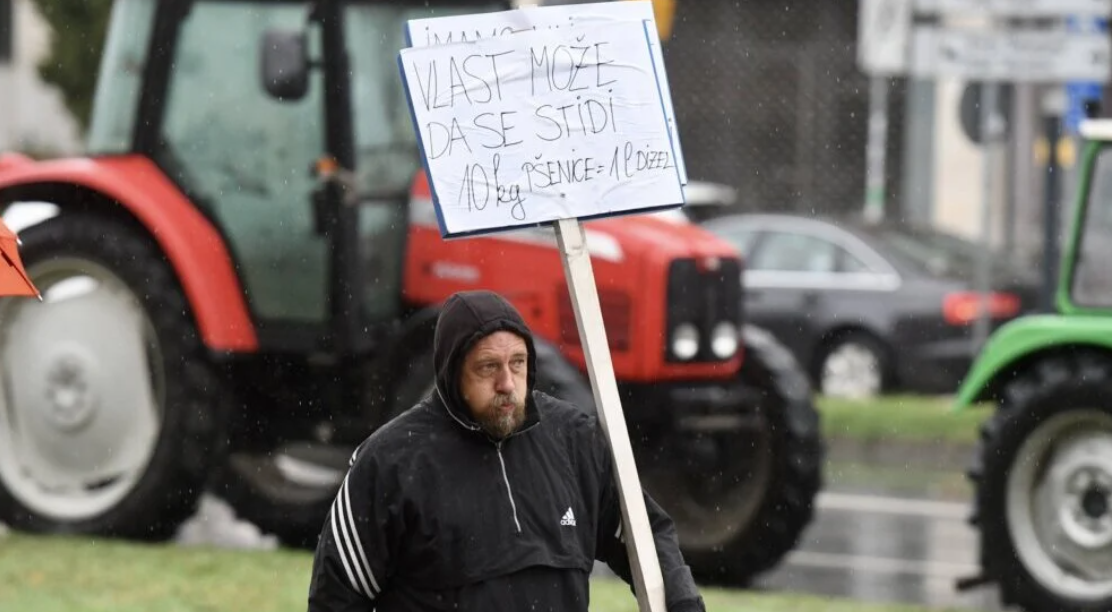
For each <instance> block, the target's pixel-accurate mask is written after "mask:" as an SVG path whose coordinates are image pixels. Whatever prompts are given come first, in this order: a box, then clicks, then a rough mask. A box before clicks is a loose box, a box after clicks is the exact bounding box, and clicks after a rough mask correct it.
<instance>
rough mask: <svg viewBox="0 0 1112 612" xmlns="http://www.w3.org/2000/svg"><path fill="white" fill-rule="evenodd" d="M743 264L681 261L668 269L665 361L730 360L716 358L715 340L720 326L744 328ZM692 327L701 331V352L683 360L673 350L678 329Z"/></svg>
mask: <svg viewBox="0 0 1112 612" xmlns="http://www.w3.org/2000/svg"><path fill="white" fill-rule="evenodd" d="M741 307H742V306H741V261H740V260H739V259H737V258H716V259H707V260H696V259H678V260H676V261H673V262H672V265H671V266H670V267H669V270H668V303H667V308H668V335H667V338H668V341H667V342H665V348H664V350H665V358H666V359H667V360H668V361H672V362H685V363H692V362H707V361H726V360H729V359H731V358H733V354H731V355H728V356H726V357H722V356H719V355H715V353H714V351H713V349H712V339H713V337H714V334H715V330H716V329H719V330H720V329H721V327H720V324H722V323H730V324H732V325H733V326H734V330H735V332H736V333H739V334H740V326H741V314H742V312H741ZM684 325H692V326H694V328H695V330H697V332H698V335H697V338H698V352H697V353H696V354H695V355H694V357H691V358H683V357H680V356H678V355H676V353H675V352H674V350H673V343H672V338H673V337H674V336H675V334H676V331H677V329H678V328H680V327H681V326H684Z"/></svg>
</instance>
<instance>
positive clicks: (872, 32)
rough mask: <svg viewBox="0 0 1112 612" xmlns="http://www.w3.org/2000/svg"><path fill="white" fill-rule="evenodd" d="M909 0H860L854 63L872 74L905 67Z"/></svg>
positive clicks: (898, 72)
mask: <svg viewBox="0 0 1112 612" xmlns="http://www.w3.org/2000/svg"><path fill="white" fill-rule="evenodd" d="M911 5H912V0H861V10H860V11H859V12H858V23H857V26H858V41H859V42H858V47H857V63H858V66H860V67H861V70H862V71H863V72H865V73H867V74H871V75H874V76H881V75H898V74H902V73H904V72H905V71H906V70H907V50H908V44H909V42H910V40H911V19H912V11H911V8H912V6H911Z"/></svg>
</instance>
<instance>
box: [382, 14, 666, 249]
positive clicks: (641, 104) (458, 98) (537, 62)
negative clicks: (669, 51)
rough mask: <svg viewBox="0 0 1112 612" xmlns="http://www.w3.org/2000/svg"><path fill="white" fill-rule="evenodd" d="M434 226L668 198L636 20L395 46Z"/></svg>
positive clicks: (535, 218)
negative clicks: (422, 159)
mask: <svg viewBox="0 0 1112 612" xmlns="http://www.w3.org/2000/svg"><path fill="white" fill-rule="evenodd" d="M400 63H401V68H402V72H403V76H404V78H405V81H406V90H407V93H408V95H409V100H410V105H411V107H412V110H413V114H414V120H415V124H416V127H417V130H418V135H419V138H420V141H421V146H422V149H423V151H424V155H425V162H426V164H427V167H428V169H429V180H430V182H431V183H432V188H433V193H434V198H435V200H436V206H437V208H438V211H439V213H440V216H441V225H442V233H444V234H445V235H446V236H451V235H465V234H474V233H484V232H491V231H497V230H500V229H510V228H513V227H517V226H524V225H536V224H539V223H547V222H551V221H554V220H556V219H567V218H591V217H597V216H603V215H611V214H620V213H631V212H637V211H641V210H648V209H654V208H663V207H670V206H679V205H681V204H682V203H683V194H682V191H681V185H680V180H679V174H678V172H677V167H676V160H675V157H674V153H673V150H672V147H671V143H670V139H669V135H668V125H667V122H666V120H665V116H664V111H663V105H662V98H661V91H660V89H659V88H658V84H657V83H658V81H657V78H656V75H655V72H654V67H653V62H652V57H651V54H650V49H649V45H648V41H647V37H646V31H645V24H644V23H643V22H642V21H638V20H631V21H613V22H607V23H603V24H592V25H584V26H580V27H575V28H562V29H560V30H535V31H530V32H522V33H519V34H514V35H511V36H503V37H498V38H491V39H486V40H480V41H475V42H468V43H453V44H446V45H437V46H432V47H424V48H410V49H403V50H402V51H401V55H400Z"/></svg>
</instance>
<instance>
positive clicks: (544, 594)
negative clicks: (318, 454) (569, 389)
mask: <svg viewBox="0 0 1112 612" xmlns="http://www.w3.org/2000/svg"><path fill="white" fill-rule="evenodd" d="M434 344H435V346H434V352H433V360H434V362H435V363H434V365H435V367H436V388H435V390H434V391H433V392H432V393H431V394H430V395H429V397H427V398H425V399H424V400H422V401H421V402H419V403H418V404H417V405H415V406H413V407H412V408H410V409H409V410H407V411H406V412H404V413H402V414H400V415H399V416H398V417H397V418H395V419H393V420H392V421H390V422H389V423H387V424H385V425H384V426H382V427H381V428H379V429H378V430H377V431H375V432H374V433H373V434H371V436H369V437H368V438H367V439H366V440H365V441H364V442H363V444H361V445H360V447H359V449H357V450H356V452H355V454H354V455H353V456H352V460H351V466H350V469H349V471H348V473H347V476H346V477H345V478H344V481H343V484H342V485H341V486H340V490H339V493H338V494H337V496H336V500H335V501H334V503H333V506H332V511H331V512H330V514H329V516H328V517H327V519H326V520H325V522H324V527H323V529H322V531H321V537H320V540H319V543H318V545H317V550H316V555H315V558H314V562H313V570H312V576H311V583H310V586H309V607H308V609H309V611H310V612H324V611H330V612H354V611H356V610H359V611H369V610H372V609H373V610H377V612H395V611H417V610H420V611H433V610H452V611H455V612H480V611H481V612H502V611H505V612H519V611H520V612H526V611H532V612H579V611H583V612H586V610H587V609H588V603H589V596H590V574H591V571H592V569H593V567H594V562H595V561H596V560H599V561H602V562H604V563H606V564H608V565H609V566H610V567H611V568H612V569H613V570H614V571H615V573H617V574H618V575H619V576H621V577H622V579H624V580H625V581H626V583H627V584H629V585H631V592H632V574H631V572H630V565H629V558H628V555H627V552H626V548H625V544H624V543H623V539H622V512H621V500H620V498H619V492H618V488H617V483H616V481H615V479H614V465H613V462H612V456H611V454H610V448H609V444H608V442H607V440H606V435H605V432H603V430H602V429H601V427H600V425H599V423H598V420H597V418H596V417H595V416H594V415H591V414H589V413H587V412H585V411H584V410H582V409H580V408H578V407H576V406H572V405H570V404H568V403H567V402H564V401H561V400H559V399H556V398H554V397H551V396H549V395H546V394H544V393H542V392H540V391H536V390H534V388H535V377H536V369H537V367H536V351H535V350H534V345H533V336H532V333H531V332H530V330H529V328H528V327H527V326H526V324H525V321H524V319H522V317H521V315H520V313H519V312H518V311H517V310H516V309H515V308H514V307H513V306H512V305H511V304H510V303H509V302H508V301H506V300H505V299H504V298H502V297H501V296H499V295H498V294H495V293H492V292H489V291H469V292H462V293H457V294H455V295H453V296H452V297H450V298H449V299H448V300H447V301H446V302H445V304H444V308H443V311H442V312H441V314H440V318H439V319H438V321H437V328H436V335H435V338H434ZM645 503H646V506H647V509H648V512H649V519H650V524H651V526H652V530H653V535H654V541H655V543H656V551H657V555H658V557H659V559H660V565H661V570H662V572H663V576H664V582H665V599H666V603H667V608H668V612H705V607H704V604H703V600H702V598H701V597H700V596H699V593H698V590H697V588H696V585H695V583H694V581H693V580H692V577H691V571H690V569H689V568H688V566H687V565H686V564H685V562H684V560H683V556H682V555H681V553H680V550H679V546H678V543H677V541H676V535H675V531H674V528H673V525H672V521H671V519H670V518H669V517H668V516H667V515H666V514H665V513H664V511H663V510H662V509H661V508H660V506H658V505H657V504H656V503H655V502H654V501H653V500H652V499H651V498H650V497H649V496H648V495H645Z"/></svg>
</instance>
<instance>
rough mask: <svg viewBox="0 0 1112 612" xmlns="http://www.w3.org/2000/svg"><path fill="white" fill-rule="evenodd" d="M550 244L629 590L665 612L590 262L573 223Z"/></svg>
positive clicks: (644, 611)
mask: <svg viewBox="0 0 1112 612" xmlns="http://www.w3.org/2000/svg"><path fill="white" fill-rule="evenodd" d="M555 225H556V241H557V242H558V243H559V246H560V255H561V257H562V258H563V262H564V275H565V276H566V277H567V283H568V290H569V292H570V293H571V303H572V306H573V307H574V309H575V322H576V324H577V325H578V326H579V338H580V341H581V342H582V343H583V351H584V354H585V355H586V358H587V371H588V373H589V374H590V378H591V389H592V391H593V392H594V396H595V404H596V405H597V406H598V416H599V422H600V423H601V424H602V428H603V430H604V431H605V432H606V436H607V438H609V440H610V451H611V453H612V454H613V457H614V467H615V472H616V475H617V481H618V491H619V493H620V496H621V502H622V503H621V505H622V525H623V533H624V534H625V544H626V550H627V551H628V552H629V560H630V569H631V570H632V573H633V585H634V589H635V591H636V593H637V604H638V606H639V609H640V610H641V612H665V599H664V578H663V576H662V574H661V571H660V559H659V557H658V556H657V554H656V542H655V541H654V540H653V533H652V528H651V527H650V525H649V515H648V511H647V510H646V509H645V498H644V497H643V494H642V492H641V480H640V478H639V477H638V475H637V464H636V463H635V461H634V458H633V448H632V447H631V445H630V442H629V432H628V430H627V429H626V422H625V415H624V414H623V413H622V400H621V397H620V396H619V395H618V382H617V380H616V379H615V377H614V364H613V362H612V361H611V359H610V345H609V344H608V343H607V339H606V328H605V327H604V325H603V321H602V306H601V304H600V303H599V299H598V288H597V287H596V286H595V274H594V270H593V269H592V267H591V256H590V253H589V252H588V250H587V237H586V233H585V232H584V231H583V224H582V223H580V221H579V219H560V220H558V221H556V224H555Z"/></svg>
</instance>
